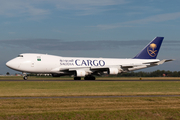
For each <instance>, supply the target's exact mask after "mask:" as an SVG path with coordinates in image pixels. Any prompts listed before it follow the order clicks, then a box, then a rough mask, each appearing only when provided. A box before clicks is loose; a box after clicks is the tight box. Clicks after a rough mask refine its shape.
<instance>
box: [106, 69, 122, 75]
mask: <svg viewBox="0 0 180 120" xmlns="http://www.w3.org/2000/svg"><path fill="white" fill-rule="evenodd" d="M118 73H119V70H118V69H117V68H109V70H108V74H109V75H117V74H118Z"/></svg>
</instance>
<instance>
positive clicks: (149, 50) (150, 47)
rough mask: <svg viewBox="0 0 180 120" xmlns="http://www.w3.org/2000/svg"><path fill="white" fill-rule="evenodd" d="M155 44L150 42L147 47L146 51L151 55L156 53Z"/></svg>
mask: <svg viewBox="0 0 180 120" xmlns="http://www.w3.org/2000/svg"><path fill="white" fill-rule="evenodd" d="M156 48H157V45H156V44H155V43H151V44H150V45H149V47H148V48H147V52H148V54H149V55H150V56H151V57H155V56H156V55H157V50H156Z"/></svg>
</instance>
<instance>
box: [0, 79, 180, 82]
mask: <svg viewBox="0 0 180 120" xmlns="http://www.w3.org/2000/svg"><path fill="white" fill-rule="evenodd" d="M1 81H27V82H34V81H42V82H43V81H49V82H50V81H52V82H53V81H67V82H70V81H71V82H72V81H75V82H87V81H93V82H97V81H102V82H106V81H132V82H137V81H142V82H143V81H180V80H179V79H168V80H159V79H153V80H146V79H142V80H127V79H124V80H123V79H120V80H53V79H49V80H42V79H41V80H33V79H28V80H23V79H22V80H13V79H5V80H3V79H2V80H0V82H1Z"/></svg>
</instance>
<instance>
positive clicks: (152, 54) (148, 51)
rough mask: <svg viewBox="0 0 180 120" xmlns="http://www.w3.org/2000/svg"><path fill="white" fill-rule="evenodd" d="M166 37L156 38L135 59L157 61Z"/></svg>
mask: <svg viewBox="0 0 180 120" xmlns="http://www.w3.org/2000/svg"><path fill="white" fill-rule="evenodd" d="M163 39H164V37H156V38H154V39H153V40H152V41H151V42H150V43H149V44H148V45H147V46H146V47H145V48H144V49H142V51H141V52H140V53H139V54H137V55H136V56H135V57H134V59H156V57H157V55H158V52H159V49H160V47H161V43H162V41H163Z"/></svg>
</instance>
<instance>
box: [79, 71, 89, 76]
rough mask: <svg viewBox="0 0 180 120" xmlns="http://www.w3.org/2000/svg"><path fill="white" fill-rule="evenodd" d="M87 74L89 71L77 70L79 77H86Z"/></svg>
mask: <svg viewBox="0 0 180 120" xmlns="http://www.w3.org/2000/svg"><path fill="white" fill-rule="evenodd" d="M86 75H88V73H87V72H86V71H84V70H76V76H77V77H84V76H86Z"/></svg>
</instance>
